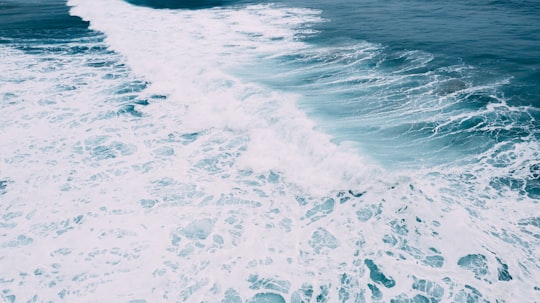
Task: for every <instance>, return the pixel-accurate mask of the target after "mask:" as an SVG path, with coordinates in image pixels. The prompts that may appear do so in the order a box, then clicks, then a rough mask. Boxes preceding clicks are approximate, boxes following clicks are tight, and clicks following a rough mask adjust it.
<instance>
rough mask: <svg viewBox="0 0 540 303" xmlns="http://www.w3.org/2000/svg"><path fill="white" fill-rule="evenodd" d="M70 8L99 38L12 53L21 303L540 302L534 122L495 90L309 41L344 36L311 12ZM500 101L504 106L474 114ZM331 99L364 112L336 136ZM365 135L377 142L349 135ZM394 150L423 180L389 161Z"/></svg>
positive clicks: (9, 269)
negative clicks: (463, 146) (320, 32)
mask: <svg viewBox="0 0 540 303" xmlns="http://www.w3.org/2000/svg"><path fill="white" fill-rule="evenodd" d="M69 4H70V5H71V6H73V7H72V9H71V13H72V14H73V15H76V16H80V17H81V18H82V19H84V20H87V21H88V22H89V23H90V28H91V29H92V30H93V31H89V33H88V35H87V36H85V37H83V38H77V39H73V40H66V41H56V42H54V43H53V44H46V43H42V42H40V41H37V42H36V44H35V45H33V46H32V49H33V50H38V51H35V52H34V51H32V50H29V49H27V46H28V45H29V44H28V43H25V44H24V45H22V46H21V45H19V46H18V45H17V44H16V42H12V43H9V44H6V45H0V47H1V48H0V51H1V56H2V59H4V58H7V60H0V67H1V70H2V71H8V72H7V73H4V74H3V75H2V76H1V78H0V85H1V86H0V88H1V93H2V103H1V110H2V113H3V118H2V120H1V122H2V123H1V125H0V126H1V128H0V131H1V134H2V136H3V140H2V142H1V145H0V146H1V148H2V166H1V167H0V178H1V179H0V198H1V199H2V201H4V202H3V203H2V205H1V207H2V208H1V212H2V217H1V219H0V220H1V221H0V228H1V230H2V238H1V239H0V241H1V242H0V252H1V256H0V258H2V262H3V263H4V264H7V265H6V266H4V268H3V270H2V272H1V273H0V283H1V284H2V289H3V290H2V293H1V295H2V296H3V298H4V299H5V300H7V301H8V302H9V301H12V302H15V301H17V302H19V301H22V302H27V301H29V302H42V301H53V302H61V301H70V302H73V301H75V302H105V301H114V302H161V301H167V302H222V303H233V302H234V303H237V302H250V303H261V302H294V303H300V302H328V303H330V302H396V303H397V302H513V301H519V302H529V301H531V298H535V297H537V296H538V295H540V285H539V284H538V281H540V276H539V274H540V268H539V266H540V265H539V262H538V260H539V259H540V256H539V252H538V247H540V246H539V244H540V243H539V242H540V230H539V225H540V223H539V220H540V217H538V215H535V210H536V208H537V198H538V191H537V190H538V187H539V186H538V179H539V176H538V175H539V171H540V168H539V167H538V160H539V158H540V157H539V155H538V152H537V151H538V147H539V146H538V143H537V142H538V141H537V138H536V136H537V135H538V133H535V129H537V128H534V127H536V125H535V124H534V123H536V122H535V120H534V117H535V113H534V112H533V111H532V109H529V108H526V107H513V106H510V105H508V104H506V102H505V100H504V98H502V97H500V96H497V95H496V93H497V84H496V83H495V82H491V83H488V84H481V85H480V84H477V83H467V79H466V77H458V76H457V75H456V74H455V73H457V71H458V70H464V69H467V67H466V66H461V67H455V66H448V69H451V70H452V72H449V73H450V75H448V74H445V73H444V71H442V70H441V69H442V68H441V69H440V70H437V71H430V70H426V69H429V66H430V62H431V61H432V60H433V58H432V56H431V55H430V54H425V53H422V52H404V53H402V54H396V53H390V55H391V56H394V59H395V62H402V64H401V65H399V64H394V65H388V64H389V62H390V61H388V60H389V59H388V57H387V56H389V55H388V53H385V49H384V47H383V46H381V45H376V44H371V43H367V42H361V41H349V42H346V43H343V44H339V45H334V46H328V47H326V48H325V47H321V46H320V45H315V44H313V43H310V42H307V41H309V40H307V39H306V38H309V37H312V36H314V35H316V34H317V33H316V32H315V31H314V29H313V25H314V24H317V23H319V22H325V20H323V19H322V18H321V15H320V13H321V12H320V11H317V10H312V9H306V8H291V7H286V6H276V5H238V6H227V7H221V8H209V9H199V10H184V9H152V8H150V7H145V6H134V5H132V4H130V3H127V2H123V1H120V0H93V1H83V0H71V1H69ZM100 33H103V35H102V34H100ZM395 62H394V63H395ZM385 64H387V65H386V66H385ZM411 66H413V67H414V68H413V67H411ZM426 66H427V68H426ZM454 79H456V80H454ZM501 81H506V80H505V79H502V80H501ZM351 84H354V85H351ZM377 88H381V89H380V90H377ZM486 91H488V92H494V94H491V95H493V98H495V99H496V100H497V102H486V104H485V106H478V107H477V108H476V109H474V108H472V109H471V107H467V106H464V104H463V103H462V102H463V101H462V100H464V98H465V99H466V96H472V95H475V94H476V95H477V94H478V93H479V92H480V93H482V94H484V92H486ZM404 92H405V93H404ZM487 95H490V93H487ZM346 96H351V97H350V98H346ZM403 96H410V97H403ZM412 96H416V97H419V98H421V100H419V99H417V98H413V97H412ZM473 99H474V98H473ZM325 100H326V102H324V101H325ZM330 100H336V102H340V103H341V104H337V105H339V106H341V107H343V106H347V105H351V109H350V110H348V111H347V110H345V111H343V110H342V111H340V113H336V115H337V116H338V118H336V117H335V116H331V115H330V116H326V117H325V116H322V114H323V113H332V112H331V109H332V108H333V107H332V106H330V104H329V101H330ZM359 100H367V101H366V102H365V104H363V106H362V107H359V106H357V105H358V102H359ZM381 100H382V102H378V101H381ZM420 101H425V102H420ZM460 102H461V103H460ZM396 104H398V106H395V105H396ZM353 105H354V106H353ZM448 108H450V109H451V110H447V109H448ZM355 110H356V112H354V111H355ZM490 115H492V116H496V117H499V118H500V120H497V119H490V118H489V117H491V116H490ZM515 116H519V117H521V118H527V119H524V120H523V121H526V122H519V120H518V119H516V118H515ZM4 117H5V118H4ZM355 117H356V118H355ZM399 117H401V118H402V119H401V120H400V119H398V118H399ZM428 117H432V120H430V121H428V120H427V119H428ZM478 117H480V118H482V117H484V121H487V122H486V123H485V124H480V125H478V126H475V127H469V128H466V131H465V133H468V132H469V130H470V132H471V133H474V132H475V131H478V132H480V131H481V130H482V127H484V128H485V130H488V129H494V130H496V131H494V132H493V133H492V134H490V135H489V136H488V137H487V138H486V139H485V141H482V142H487V143H482V142H481V143H479V145H478V146H477V145H474V144H473V146H472V147H471V148H470V149H469V150H468V151H467V152H466V153H463V154H467V155H468V157H467V158H466V159H465V160H464V161H461V160H459V158H460V156H461V155H463V154H460V153H459V152H458V153H457V156H456V151H455V147H456V146H455V145H454V146H453V148H454V150H453V151H451V152H448V153H446V152H445V151H446V149H444V151H443V152H438V150H439V149H443V148H442V146H446V145H444V144H442V143H441V145H439V146H438V145H437V144H435V143H436V142H437V140H445V138H450V139H449V140H452V138H453V139H454V140H455V139H457V138H460V137H459V136H458V135H459V134H458V132H459V131H458V129H457V128H456V125H459V124H463V123H465V122H466V121H468V119H473V118H474V119H476V118H478ZM355 119H356V120H355ZM359 120H363V121H365V124H358V123H357V124H354V123H353V125H354V134H358V133H361V134H362V133H364V132H365V135H364V136H361V137H360V138H359V139H358V137H355V136H353V134H352V131H351V132H350V133H347V132H346V131H344V129H345V130H346V129H347V127H350V126H351V123H352V122H351V121H353V122H354V121H359ZM420 121H424V122H425V123H426V124H425V125H434V126H433V127H431V128H429V127H428V126H421V123H420ZM441 121H442V122H441ZM492 121H501V124H500V125H498V124H494V123H492ZM527 121H528V122H527ZM413 122H416V123H413ZM428 122H429V123H431V124H429V123H428ZM407 123H409V124H407ZM419 123H420V124H419ZM365 125H371V127H372V128H371V129H370V128H368V127H366V126H365ZM405 125H409V126H410V127H409V128H408V129H409V131H403V130H402V129H403V127H404V126H405ZM419 125H420V126H419ZM364 127H365V129H364ZM416 127H418V128H416ZM497 127H499V128H497ZM400 128H401V130H399V129H400ZM359 129H360V130H361V132H359V131H358V130H359ZM467 129H468V130H467ZM505 129H507V130H509V131H513V130H515V129H522V130H524V133H523V134H524V135H523V136H521V137H520V138H521V140H518V141H515V142H514V141H508V140H497V138H499V137H498V134H500V133H501V132H502V131H503V130H505ZM392 130H394V132H392ZM428 130H430V131H432V134H433V135H425V134H424V133H423V132H427V131H428ZM433 130H434V131H433ZM370 131H371V132H370ZM340 134H345V136H342V137H340ZM474 134H478V133H474ZM392 135H393V137H394V139H395V140H391V138H392ZM453 136H454V137H453ZM353 137H355V138H357V139H352V138H353ZM479 137H481V136H477V137H474V138H471V139H470V141H471V142H472V143H476V140H477V138H479ZM370 138H372V139H373V140H374V141H373V142H375V143H374V144H373V145H372V146H376V145H378V146H379V148H378V149H371V148H368V147H369V146H368V145H365V144H367V143H369V140H368V139H370ZM475 138H476V139H475ZM375 139H376V140H375ZM385 140H387V141H388V142H394V144H395V145H394V146H397V147H400V153H401V154H403V155H404V156H407V157H411V158H412V159H413V160H410V161H406V160H404V161H390V160H392V159H394V156H392V155H385V154H382V155H381V156H380V157H377V154H381V153H382V152H383V150H384V149H383V146H384V144H383V143H382V142H383V141H385ZM410 140H416V142H417V143H416V144H411V145H410V147H411V149H412V151H405V150H404V149H405V147H406V144H409V143H408V142H409V141H410ZM366 142H367V143H366ZM416 146H421V148H422V149H421V150H418V149H414V148H415V147H416ZM450 149H452V148H450ZM419 151H424V152H425V155H422V157H417V158H413V156H414V154H415V153H418V152H419ZM424 156H425V157H424ZM439 156H440V157H445V159H446V160H448V165H444V163H442V164H441V162H438V161H436V159H437V157H439ZM418 158H421V159H426V158H428V160H426V162H427V163H425V164H423V165H416V166H415V165H412V164H414V159H418ZM389 159H390V160H389ZM443 162H444V161H443ZM389 164H390V165H395V166H396V167H398V168H399V169H393V170H391V169H389V167H388V166H389Z"/></svg>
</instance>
